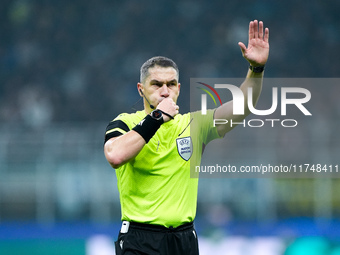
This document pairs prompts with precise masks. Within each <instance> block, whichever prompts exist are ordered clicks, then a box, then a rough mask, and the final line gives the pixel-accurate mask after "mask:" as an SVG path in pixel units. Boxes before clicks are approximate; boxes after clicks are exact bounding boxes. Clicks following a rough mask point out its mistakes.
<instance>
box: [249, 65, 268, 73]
mask: <svg viewBox="0 0 340 255" xmlns="http://www.w3.org/2000/svg"><path fill="white" fill-rule="evenodd" d="M249 69H250V70H252V71H253V72H254V73H262V72H263V71H264V65H263V66H252V65H250V66H249Z"/></svg>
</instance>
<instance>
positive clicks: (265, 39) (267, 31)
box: [263, 27, 269, 42]
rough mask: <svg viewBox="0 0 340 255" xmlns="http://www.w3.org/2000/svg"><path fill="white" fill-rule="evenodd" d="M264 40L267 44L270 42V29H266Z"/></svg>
mask: <svg viewBox="0 0 340 255" xmlns="http://www.w3.org/2000/svg"><path fill="white" fill-rule="evenodd" d="M263 40H264V41H265V42H268V41H269V28H267V27H266V29H265V30H264V38H263Z"/></svg>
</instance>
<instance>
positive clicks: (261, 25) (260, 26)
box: [259, 21, 263, 39]
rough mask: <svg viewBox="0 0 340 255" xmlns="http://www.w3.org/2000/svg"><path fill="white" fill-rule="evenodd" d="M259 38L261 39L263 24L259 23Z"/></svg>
mask: <svg viewBox="0 0 340 255" xmlns="http://www.w3.org/2000/svg"><path fill="white" fill-rule="evenodd" d="M259 38H260V39H263V22H262V21H260V22H259Z"/></svg>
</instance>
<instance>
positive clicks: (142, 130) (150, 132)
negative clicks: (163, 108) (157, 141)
mask: <svg viewBox="0 0 340 255" xmlns="http://www.w3.org/2000/svg"><path fill="white" fill-rule="evenodd" d="M163 123H164V121H163V119H160V120H156V119H154V118H152V117H151V116H150V115H146V117H145V118H144V119H142V120H141V122H139V123H138V124H137V125H136V126H135V127H134V128H133V129H132V130H134V131H136V132H137V133H138V134H140V135H141V136H142V137H143V138H144V140H145V142H146V143H148V142H149V141H150V139H151V138H152V137H153V136H154V134H155V133H156V131H157V130H158V129H159V128H160V126H161V125H162V124H163Z"/></svg>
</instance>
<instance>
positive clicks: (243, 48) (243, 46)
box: [238, 42, 247, 55]
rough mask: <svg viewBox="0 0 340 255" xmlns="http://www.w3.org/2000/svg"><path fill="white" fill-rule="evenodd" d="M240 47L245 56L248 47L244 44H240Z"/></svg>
mask: <svg viewBox="0 0 340 255" xmlns="http://www.w3.org/2000/svg"><path fill="white" fill-rule="evenodd" d="M238 46H240V48H241V51H242V54H243V55H244V53H245V51H246V50H247V47H246V46H245V45H244V43H242V42H239V43H238Z"/></svg>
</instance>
